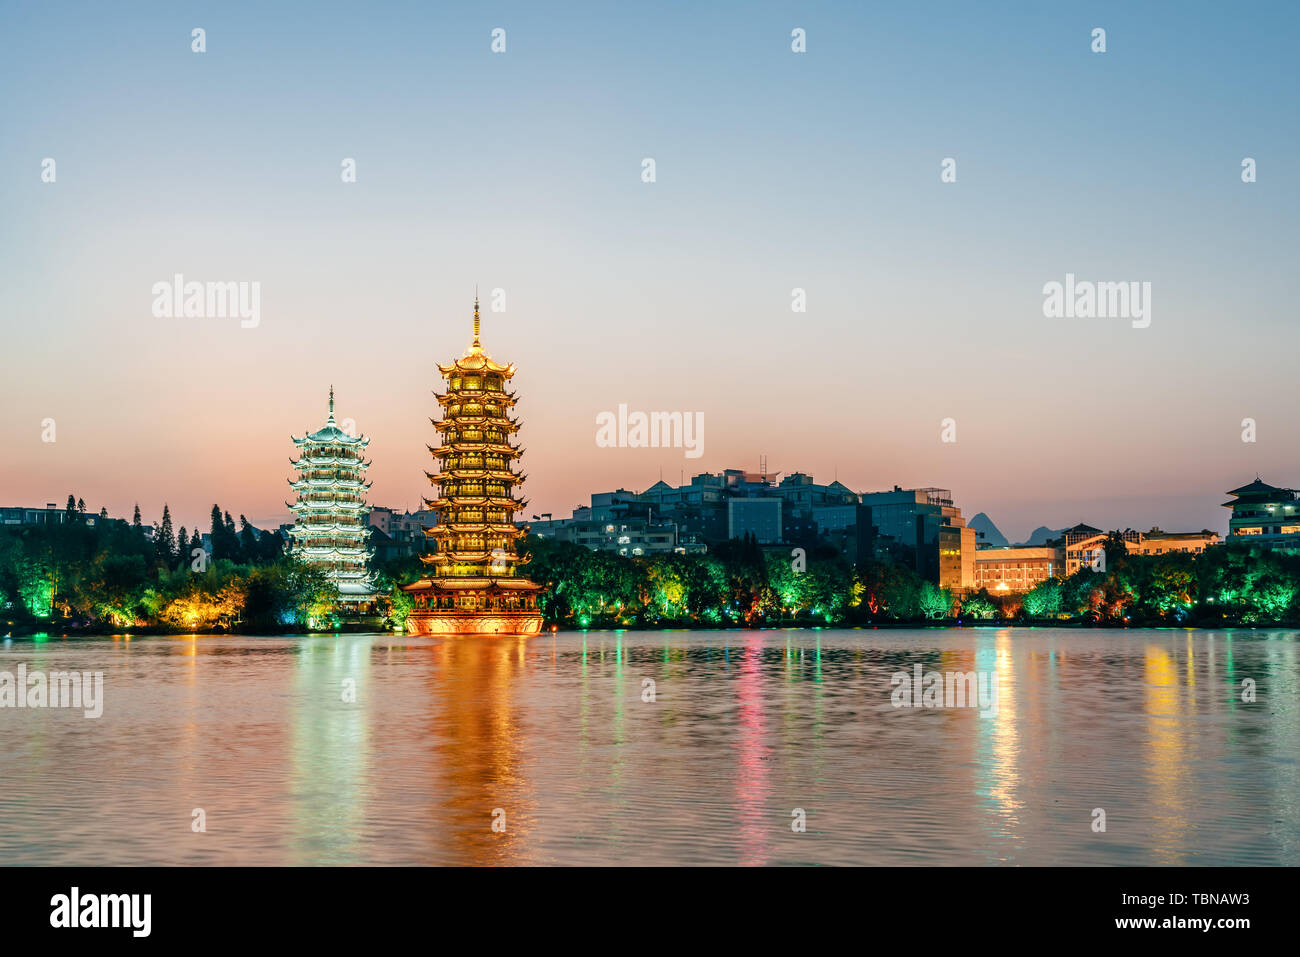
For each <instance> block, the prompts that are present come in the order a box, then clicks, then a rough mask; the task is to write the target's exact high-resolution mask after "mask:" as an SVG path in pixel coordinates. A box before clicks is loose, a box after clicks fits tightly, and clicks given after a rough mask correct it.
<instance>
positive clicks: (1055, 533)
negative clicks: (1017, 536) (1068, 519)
mask: <svg viewBox="0 0 1300 957" xmlns="http://www.w3.org/2000/svg"><path fill="white" fill-rule="evenodd" d="M1064 532H1065V529H1063V528H1048V527H1047V526H1046V525H1039V526H1038V527H1037V528H1036V529H1034V531H1033V533H1032V534H1031V535H1030V536H1029V540H1028V541H1024V542H1018V543H1017V544H1019V545H1046V544H1047V543H1048V541H1049V540H1050V539H1053V538H1060V537H1061V535H1062V534H1063V533H1064Z"/></svg>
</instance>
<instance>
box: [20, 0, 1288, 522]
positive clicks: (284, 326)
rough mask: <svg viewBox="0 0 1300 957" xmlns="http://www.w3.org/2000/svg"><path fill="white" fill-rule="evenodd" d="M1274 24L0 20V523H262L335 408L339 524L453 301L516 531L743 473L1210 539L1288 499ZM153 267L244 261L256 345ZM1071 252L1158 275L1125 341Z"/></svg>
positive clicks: (1176, 12)
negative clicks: (607, 499) (626, 417)
mask: <svg viewBox="0 0 1300 957" xmlns="http://www.w3.org/2000/svg"><path fill="white" fill-rule="evenodd" d="M1098 27H1100V28H1102V29H1104V30H1105V31H1106V35H1105V36H1106V50H1105V52H1104V53H1101V52H1093V50H1092V46H1093V45H1094V40H1093V30H1094V28H1098ZM1298 27H1300V8H1297V7H1296V6H1294V5H1292V4H1280V3H1279V4H1256V5H1251V6H1249V7H1248V8H1244V9H1239V8H1232V7H1230V6H1228V5H1222V4H1214V3H1142V4H1131V3H1088V4H1072V3H1051V4H1046V3H1006V4H999V5H997V6H996V7H992V6H991V5H985V4H969V3H915V4H861V3H821V4H818V3H779V4H778V3H744V4H740V3H735V4H723V3H690V4H687V3H666V4H645V5H631V4H617V5H614V4H605V3H563V4H559V3H543V2H528V3H518V4H507V3H485V4H436V5H435V4H427V3H418V4H416V3H412V4H401V3H390V4H375V5H362V4H351V3H348V4H329V3H311V4H295V3H276V4H255V3H226V2H223V3H182V4H177V3H133V4H130V5H127V6H120V5H106V4H93V3H86V4H68V3H47V4H35V3H30V4H28V3H12V2H11V3H6V4H3V5H0V104H2V105H0V449H3V452H0V505H27V506H32V505H37V506H39V505H43V504H44V503H46V502H56V503H59V504H62V503H63V502H64V501H65V500H66V498H67V495H68V493H69V492H72V493H75V494H76V495H78V496H80V497H83V498H84V499H85V500H86V503H87V506H88V507H89V508H91V509H94V510H98V509H99V508H100V507H101V506H103V507H106V508H107V509H108V511H109V513H110V514H113V515H121V516H124V517H129V516H130V514H131V510H132V507H133V506H134V505H135V504H136V503H137V502H138V503H139V505H140V507H141V511H142V513H143V515H144V518H145V520H146V521H156V520H157V519H158V517H159V516H160V515H161V512H162V508H163V504H164V503H167V504H168V505H169V507H170V509H171V511H172V513H173V515H174V517H175V522H176V524H178V525H179V524H185V525H187V526H189V527H191V528H192V527H193V526H194V525H195V524H197V523H202V524H203V525H204V527H206V522H207V516H208V512H209V511H210V509H211V506H212V504H213V503H214V502H216V503H219V504H220V505H221V507H222V508H223V509H226V510H229V511H230V512H232V513H233V514H235V515H240V514H245V515H247V516H248V518H249V520H250V521H252V522H253V523H254V524H257V525H260V526H263V527H266V526H268V525H270V526H273V525H275V524H278V523H279V522H282V521H287V520H289V518H290V513H289V512H288V510H287V508H286V504H285V503H286V502H287V501H288V500H289V499H290V497H291V493H290V490H289V488H288V485H287V481H288V479H289V478H290V477H291V475H292V469H291V468H290V466H289V460H290V458H291V457H292V455H293V451H294V449H293V445H292V442H291V440H290V436H291V435H302V434H303V433H304V432H306V431H310V430H314V429H316V428H318V427H320V425H321V424H322V423H323V422H324V418H325V415H326V402H327V396H328V391H329V388H330V386H331V385H333V386H334V388H335V390H336V393H337V409H338V416H339V417H340V418H348V419H352V420H354V421H355V423H356V427H357V429H358V430H359V431H361V432H362V433H364V434H366V435H368V436H370V438H371V442H370V446H369V451H370V455H371V459H372V461H373V465H372V467H371V469H370V472H369V477H370V479H371V480H372V481H373V487H372V488H371V491H370V502H371V504H372V505H385V506H391V507H398V508H402V507H406V508H414V507H416V506H417V505H418V504H419V502H420V499H421V496H424V495H429V494H431V492H430V489H429V486H428V482H427V479H426V478H425V471H426V470H431V469H432V465H431V462H430V458H429V455H428V451H427V449H426V444H429V443H436V441H437V440H436V433H435V432H434V430H433V428H432V426H431V425H430V422H429V417H430V416H432V415H435V413H436V411H437V406H436V403H435V400H434V398H433V391H434V390H435V389H437V388H439V387H440V385H441V383H440V381H439V380H438V373H437V365H436V364H437V363H438V362H448V361H450V360H451V359H452V358H454V357H456V356H458V355H461V354H463V353H464V351H465V349H466V347H467V345H468V343H469V338H470V316H471V311H472V306H473V298H474V292H475V288H476V287H477V289H478V290H479V292H480V295H481V296H482V297H483V301H484V313H483V342H484V345H485V347H486V348H487V350H488V351H489V352H490V353H491V354H492V355H493V357H494V358H497V359H499V360H502V361H509V362H513V363H515V364H516V365H517V367H518V374H517V375H516V377H515V379H514V385H515V386H516V388H517V390H518V393H519V396H520V404H519V407H518V412H519V415H520V418H521V420H522V422H523V428H522V431H521V433H520V439H521V443H522V445H523V446H524V447H525V448H526V453H525V455H524V457H523V470H524V471H525V472H526V473H527V475H528V480H527V482H526V483H525V485H524V494H525V496H526V497H527V498H528V499H529V500H530V503H529V505H528V507H527V509H526V510H525V513H524V514H525V517H527V516H529V515H532V514H539V513H541V512H551V513H553V514H555V515H556V516H559V515H567V514H569V510H570V509H571V508H572V507H573V506H575V505H578V504H582V503H585V502H587V501H588V499H589V496H590V494H591V493H592V492H599V491H608V490H612V489H615V488H619V487H622V488H628V489H633V490H641V489H645V488H647V487H648V486H650V485H652V484H653V483H654V482H655V481H656V480H658V478H659V477H660V475H662V476H663V477H664V478H665V479H667V480H669V481H672V482H676V481H678V480H679V479H680V478H681V477H683V476H684V477H686V478H688V479H689V477H690V476H691V475H692V474H695V473H698V472H702V471H719V470H721V469H724V468H745V469H750V470H757V469H758V466H759V460H760V456H765V457H766V460H767V463H768V468H769V471H772V472H781V473H783V474H788V473H790V472H794V471H803V472H807V473H810V474H812V475H814V476H815V477H816V479H817V480H819V481H830V480H832V479H834V478H838V479H839V480H840V481H841V482H843V483H845V484H846V485H848V486H849V487H850V488H852V489H854V490H856V491H872V490H879V489H887V488H891V487H892V486H893V485H895V484H897V485H901V486H903V487H918V486H939V487H943V488H950V489H952V490H953V493H954V496H955V499H956V502H957V504H958V505H959V506H960V507H961V508H962V510H963V512H964V514H965V515H966V516H967V517H968V518H969V517H970V516H973V515H974V514H975V513H977V512H981V511H983V512H985V513H987V514H988V515H989V516H990V517H991V518H992V519H993V521H994V522H996V523H997V525H998V526H999V528H1000V529H1001V530H1002V532H1003V533H1004V534H1006V535H1007V536H1008V538H1010V539H1011V540H1013V541H1015V540H1019V539H1022V538H1024V537H1026V536H1027V535H1028V534H1029V532H1030V531H1031V530H1032V529H1033V528H1035V527H1037V526H1039V525H1047V526H1049V527H1053V528H1058V527H1063V526H1066V525H1070V524H1073V523H1075V522H1080V521H1085V522H1088V523H1089V524H1092V525H1096V526H1099V527H1104V528H1125V527H1133V528H1140V529H1146V528H1149V527H1151V526H1153V525H1159V526H1160V527H1162V528H1164V529H1166V530H1198V529H1201V528H1205V527H1208V528H1211V529H1215V530H1219V531H1221V532H1222V531H1223V530H1225V529H1226V525H1227V516H1228V512H1227V510H1226V509H1223V508H1221V507H1220V505H1221V503H1222V502H1224V501H1226V500H1227V496H1226V495H1225V494H1224V491H1225V490H1227V489H1231V488H1235V487H1237V486H1239V485H1243V484H1245V483H1247V482H1249V481H1251V480H1252V479H1253V478H1254V477H1255V475H1256V474H1257V473H1258V474H1259V475H1261V476H1262V477H1263V478H1264V479H1265V480H1266V481H1269V482H1271V483H1273V484H1276V485H1284V486H1300V455H1297V449H1298V448H1300V441H1298V440H1300V424H1298V423H1297V421H1296V417H1295V414H1294V410H1295V404H1296V403H1295V400H1296V395H1297V389H1296V356H1297V354H1300V353H1298V352H1297V345H1298V344H1300V333H1298V332H1297V324H1296V304H1297V285H1298V284H1300V271H1298V270H1297V269H1296V268H1295V254H1296V249H1297V229H1298V228H1300V227H1298V226H1297V224H1298V223H1300V216H1297V213H1300V186H1297V183H1298V182H1300V150H1298V146H1300V143H1298V142H1297V141H1298V140H1300V132H1298V131H1297V123H1296V117H1297V116H1300V108H1298V107H1300V71H1297V70H1296V69H1295V65H1294V50H1295V48H1296V43H1297V33H1298V32H1300V31H1298V29H1297V28H1298ZM195 28H202V29H203V30H204V31H205V34H204V39H205V44H206V50H205V52H202V53H198V52H194V51H193V49H192V44H193V42H194V41H193V35H192V31H193V30H194V29H195ZM498 28H500V29H502V30H504V31H505V50H504V52H493V50H492V43H493V31H494V30H495V29H498ZM796 28H798V29H802V30H803V31H804V35H805V37H806V51H805V52H802V53H796V52H794V51H793V50H792V49H791V47H792V38H791V36H792V31H793V30H795V29H796ZM1247 157H1249V158H1252V159H1253V160H1255V168H1256V181H1255V182H1251V183H1246V182H1243V181H1242V162H1243V159H1245V158H1247ZM647 158H650V159H653V160H654V174H655V175H654V181H653V182H646V181H644V177H643V169H644V165H643V160H645V159H647ZM948 158H951V159H953V160H955V163H956V165H955V169H956V180H955V182H943V181H942V179H941V172H942V164H943V162H944V160H945V159H948ZM47 159H53V160H54V161H55V166H54V170H55V178H54V181H53V182H46V181H43V176H44V175H45V169H46V167H45V164H44V161H45V160H47ZM347 159H351V160H353V161H355V169H356V177H355V182H344V181H343V178H344V177H343V175H342V168H343V164H344V161H345V160H347ZM176 274H180V275H182V276H184V277H185V280H186V281H199V282H242V283H249V284H252V283H257V284H258V289H259V291H260V311H259V315H258V321H257V323H256V325H255V326H248V323H241V321H240V318H239V317H238V316H233V315H227V316H204V317H194V316H191V317H188V318H187V317H185V316H170V317H168V316H165V315H164V316H158V315H155V314H154V313H155V310H154V308H153V305H154V299H155V293H154V285H155V284H156V283H159V282H170V281H171V280H172V277H173V276H174V275H176ZM1067 274H1073V275H1075V276H1076V277H1078V279H1080V280H1090V281H1096V282H1130V281H1131V282H1140V283H1147V282H1149V283H1150V284H1151V285H1150V289H1151V294H1150V313H1149V319H1150V324H1149V325H1148V326H1146V327H1145V328H1137V327H1135V325H1134V323H1133V322H1131V321H1129V320H1128V319H1125V318H1085V317H1074V318H1049V317H1047V316H1045V315H1044V298H1045V297H1044V285H1045V284H1047V283H1050V282H1053V281H1056V282H1062V283H1063V282H1064V281H1065V277H1066V275H1067ZM249 288H251V286H250V287H249ZM795 289H801V290H803V291H804V297H805V302H806V311H803V312H796V311H794V309H793V308H792V303H793V302H794V293H793V290H795ZM494 290H503V291H504V303H505V309H504V311H501V312H493V311H491V309H490V305H491V301H492V297H493V291H494ZM499 299H500V297H499V296H498V297H497V300H498V301H499ZM245 326H248V327H245ZM620 404H622V405H626V406H627V407H628V409H629V410H632V411H636V410H641V411H646V412H649V411H681V412H684V413H688V414H695V413H700V414H702V415H703V419H704V444H703V447H702V448H703V454H702V455H700V456H699V457H698V458H688V457H686V455H685V454H684V450H683V449H681V448H619V447H614V448H604V447H600V446H598V445H597V443H596V441H595V437H596V418H597V416H598V415H599V414H600V413H602V412H607V411H616V410H617V409H618V407H619V406H620ZM1247 418H1249V419H1253V420H1254V422H1255V426H1254V428H1255V436H1254V438H1255V441H1253V442H1246V441H1243V420H1244V419H1247ZM947 419H951V420H953V421H952V424H951V425H950V426H948V427H947V433H948V434H947V437H949V438H952V437H954V435H955V439H956V441H943V438H944V437H945V436H944V432H945V425H944V422H945V420H947ZM50 420H52V421H53V426H54V432H53V435H52V436H51V434H50V430H49V424H48V423H49V422H50ZM953 426H955V430H954V428H953ZM51 437H52V438H53V439H54V440H53V441H49V440H48V439H49V438H51Z"/></svg>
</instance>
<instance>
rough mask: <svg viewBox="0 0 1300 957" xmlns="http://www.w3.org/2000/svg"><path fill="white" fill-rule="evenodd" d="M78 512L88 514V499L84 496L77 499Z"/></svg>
mask: <svg viewBox="0 0 1300 957" xmlns="http://www.w3.org/2000/svg"><path fill="white" fill-rule="evenodd" d="M77 512H78V513H79V514H81V515H85V514H86V500H85V499H84V498H79V499H77Z"/></svg>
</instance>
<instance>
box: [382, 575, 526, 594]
mask: <svg viewBox="0 0 1300 957" xmlns="http://www.w3.org/2000/svg"><path fill="white" fill-rule="evenodd" d="M543 587H545V586H543V585H539V584H537V583H536V582H531V581H529V580H528V579H527V578H518V577H506V576H502V577H501V578H489V577H481V578H436V579H435V578H421V579H420V580H419V581H417V582H414V583H412V584H410V585H403V586H402V591H405V592H413V591H447V592H458V591H479V590H481V589H486V588H500V589H502V590H503V591H540V590H541V589H542V588H543Z"/></svg>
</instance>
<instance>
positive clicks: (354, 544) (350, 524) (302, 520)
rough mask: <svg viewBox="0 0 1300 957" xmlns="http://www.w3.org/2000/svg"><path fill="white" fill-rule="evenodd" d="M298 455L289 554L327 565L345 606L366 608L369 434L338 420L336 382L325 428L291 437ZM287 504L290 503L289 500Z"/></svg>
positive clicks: (369, 591)
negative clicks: (348, 428) (353, 430)
mask: <svg viewBox="0 0 1300 957" xmlns="http://www.w3.org/2000/svg"><path fill="white" fill-rule="evenodd" d="M291 438H292V439H293V444H294V445H296V446H297V447H298V458H297V459H296V460H293V459H291V460H290V462H289V464H290V465H292V466H293V467H294V468H295V469H297V470H298V475H297V477H296V478H293V479H290V480H289V486H290V488H292V489H293V490H294V491H295V492H296V493H297V494H298V500H297V501H296V502H294V503H293V504H292V505H289V508H290V509H292V510H293V513H294V524H293V528H292V529H290V530H289V534H290V536H292V538H293V542H292V544H291V545H290V551H289V553H290V554H291V555H293V556H294V557H295V558H298V559H300V560H302V561H304V562H307V563H309V564H312V565H316V566H318V567H320V568H323V569H325V572H326V574H327V575H328V576H329V578H330V580H331V581H333V582H334V584H335V585H336V586H337V587H338V595H339V597H338V600H339V603H340V604H341V605H342V606H343V607H344V609H346V610H348V611H353V612H359V611H363V610H365V607H366V606H368V605H370V604H371V603H372V602H373V601H374V599H375V589H374V579H373V575H372V573H371V571H370V568H369V565H370V558H371V556H372V555H373V552H374V550H373V549H372V548H371V547H370V542H369V540H370V525H369V522H368V521H367V516H368V515H369V513H370V507H369V506H368V505H367V504H366V490H367V489H369V488H370V483H369V482H367V481H366V480H365V473H366V469H368V468H370V463H369V462H368V461H367V460H366V457H365V449H366V446H367V445H369V444H370V439H369V438H368V437H366V436H362V435H349V434H348V433H347V432H345V431H343V429H341V428H339V427H338V425H337V424H336V423H335V421H334V387H333V386H330V415H329V420H328V421H327V422H326V423H325V427H324V428H323V429H321V430H320V431H318V432H313V433H311V434H310V435H308V436H307V437H306V438H302V439H300V438H298V437H297V436H291ZM286 504H288V503H286Z"/></svg>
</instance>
